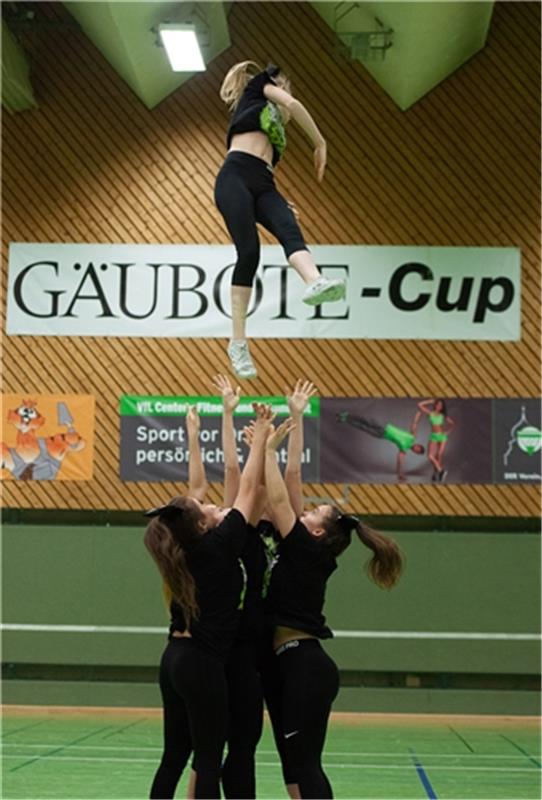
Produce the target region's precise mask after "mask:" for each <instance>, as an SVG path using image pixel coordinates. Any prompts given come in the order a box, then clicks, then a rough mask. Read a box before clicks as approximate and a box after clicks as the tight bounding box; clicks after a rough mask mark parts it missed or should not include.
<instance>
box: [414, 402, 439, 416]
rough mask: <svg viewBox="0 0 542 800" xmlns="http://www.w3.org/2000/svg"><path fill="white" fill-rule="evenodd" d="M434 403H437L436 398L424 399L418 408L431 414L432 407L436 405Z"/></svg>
mask: <svg viewBox="0 0 542 800" xmlns="http://www.w3.org/2000/svg"><path fill="white" fill-rule="evenodd" d="M434 403H435V401H434V400H422V401H421V403H418V408H419V409H420V411H422V412H423V413H424V414H430V413H431V407H432V406H433V405H434Z"/></svg>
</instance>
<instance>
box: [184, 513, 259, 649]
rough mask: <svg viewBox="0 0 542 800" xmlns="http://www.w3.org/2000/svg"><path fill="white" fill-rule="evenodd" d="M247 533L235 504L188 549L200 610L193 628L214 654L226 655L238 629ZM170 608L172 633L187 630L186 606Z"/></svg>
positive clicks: (205, 647) (197, 636)
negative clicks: (241, 560) (222, 518)
mask: <svg viewBox="0 0 542 800" xmlns="http://www.w3.org/2000/svg"><path fill="white" fill-rule="evenodd" d="M246 537H247V523H246V521H245V518H244V517H243V515H242V514H241V512H240V511H237V509H235V508H233V509H232V510H231V511H230V512H229V513H228V514H227V516H226V517H225V518H224V520H223V521H222V522H221V523H220V525H218V526H217V527H216V528H212V529H211V530H209V531H207V533H205V534H203V535H202V536H200V537H199V538H198V540H197V543H196V545H195V546H194V547H193V548H191V549H190V551H189V552H188V553H187V557H186V558H187V563H188V568H189V570H190V572H191V573H192V575H193V576H194V581H195V582H196V599H197V602H198V606H199V610H200V613H199V617H198V618H197V619H195V620H193V621H192V623H191V625H190V632H191V634H192V638H193V639H194V641H195V642H196V643H197V644H198V645H199V646H200V647H202V648H203V649H205V650H207V651H208V652H210V653H213V654H214V655H218V656H225V655H226V654H227V652H228V650H229V648H230V647H231V645H232V643H233V640H234V638H235V636H236V633H237V628H238V625H239V619H240V615H241V611H240V606H241V604H242V597H243V590H244V572H243V569H242V567H241V564H240V559H239V556H240V555H241V552H242V551H243V548H244V547H245V543H246ZM170 611H171V625H170V627H169V630H170V633H172V632H173V631H184V630H186V623H185V620H184V615H183V610H182V608H181V607H180V606H179V605H177V603H175V602H172V603H171V606H170Z"/></svg>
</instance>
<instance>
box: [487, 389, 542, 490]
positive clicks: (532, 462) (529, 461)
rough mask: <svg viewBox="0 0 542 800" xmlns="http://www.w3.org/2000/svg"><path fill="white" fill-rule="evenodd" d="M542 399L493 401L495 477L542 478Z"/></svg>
mask: <svg viewBox="0 0 542 800" xmlns="http://www.w3.org/2000/svg"><path fill="white" fill-rule="evenodd" d="M540 427H541V413H540V401H539V400H533V399H532V398H529V399H527V398H525V399H523V400H494V401H493V436H494V448H495V452H494V460H493V463H494V480H495V482H496V483H518V482H519V483H531V482H540V480H541V478H542V476H541V465H540V448H541V445H542V435H541V432H540Z"/></svg>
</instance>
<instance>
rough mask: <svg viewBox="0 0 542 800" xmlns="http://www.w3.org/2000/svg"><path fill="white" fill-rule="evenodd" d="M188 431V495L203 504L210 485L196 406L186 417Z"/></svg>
mask: <svg viewBox="0 0 542 800" xmlns="http://www.w3.org/2000/svg"><path fill="white" fill-rule="evenodd" d="M186 431H187V434H188V452H189V457H188V494H189V495H190V496H191V497H195V498H196V500H199V501H200V502H201V503H202V502H203V501H204V500H205V495H206V494H207V489H208V488H209V484H208V483H207V478H206V476H205V467H204V465H203V459H202V457H201V448H200V444H199V414H198V410H197V408H196V406H190V407H189V409H188V413H187V415H186Z"/></svg>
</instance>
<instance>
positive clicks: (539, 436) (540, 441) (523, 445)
mask: <svg viewBox="0 0 542 800" xmlns="http://www.w3.org/2000/svg"><path fill="white" fill-rule="evenodd" d="M516 437H517V443H518V447H519V448H520V450H523V452H524V453H527V454H528V455H530V456H532V455H533V453H537V452H538V451H539V450H540V447H541V446H542V432H541V431H539V430H538V428H535V427H534V426H533V425H528V426H527V427H525V428H521V430H519V431H518V432H517V433H516Z"/></svg>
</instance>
